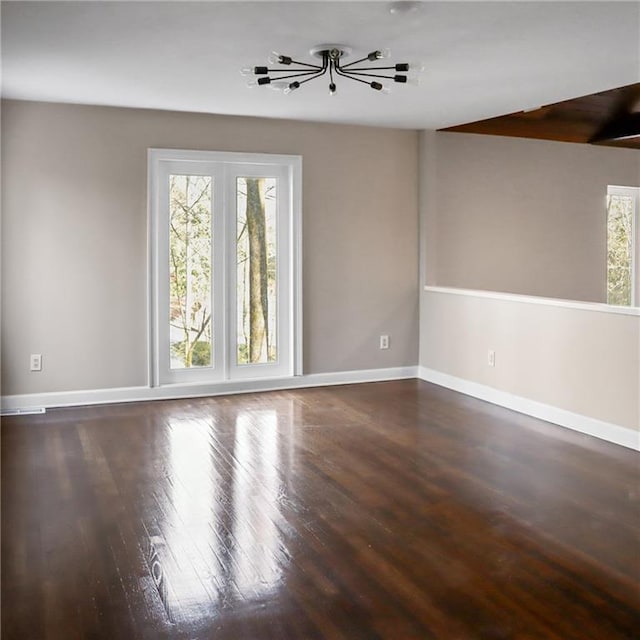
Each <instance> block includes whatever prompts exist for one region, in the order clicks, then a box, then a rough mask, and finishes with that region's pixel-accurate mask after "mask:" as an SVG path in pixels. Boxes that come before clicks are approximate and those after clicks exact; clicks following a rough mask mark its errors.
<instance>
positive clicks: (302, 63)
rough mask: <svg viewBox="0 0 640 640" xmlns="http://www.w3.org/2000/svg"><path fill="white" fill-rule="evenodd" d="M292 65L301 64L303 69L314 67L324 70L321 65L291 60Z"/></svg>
mask: <svg viewBox="0 0 640 640" xmlns="http://www.w3.org/2000/svg"><path fill="white" fill-rule="evenodd" d="M291 64H299V65H301V66H303V67H312V68H314V69H322V67H321V66H320V65H319V64H311V63H309V62H300V61H299V60H293V59H292V60H291Z"/></svg>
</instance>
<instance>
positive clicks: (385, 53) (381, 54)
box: [376, 49, 391, 60]
mask: <svg viewBox="0 0 640 640" xmlns="http://www.w3.org/2000/svg"><path fill="white" fill-rule="evenodd" d="M389 57H391V49H379V50H378V51H376V60H383V59H385V58H389Z"/></svg>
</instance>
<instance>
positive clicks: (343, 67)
mask: <svg viewBox="0 0 640 640" xmlns="http://www.w3.org/2000/svg"><path fill="white" fill-rule="evenodd" d="M366 60H369V56H365V57H364V58H360V60H354V61H353V62H350V63H349V64H343V65H342V66H341V67H340V68H341V69H346V68H347V67H352V66H353V65H354V64H358V63H360V62H365V61H366Z"/></svg>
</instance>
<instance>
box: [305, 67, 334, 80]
mask: <svg viewBox="0 0 640 640" xmlns="http://www.w3.org/2000/svg"><path fill="white" fill-rule="evenodd" d="M327 69H328V67H325V68H324V69H322V71H318V72H317V73H316V74H315V75H313V76H310V77H309V78H305V79H304V80H300V84H304V83H305V82H309V80H315V79H316V78H320V77H321V76H323V75H324V74H325V73H327Z"/></svg>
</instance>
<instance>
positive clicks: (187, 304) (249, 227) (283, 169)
mask: <svg viewBox="0 0 640 640" xmlns="http://www.w3.org/2000/svg"><path fill="white" fill-rule="evenodd" d="M300 177H301V160H300V158H299V157H296V156H273V155H266V154H235V153H217V152H198V151H174V150H166V149H151V150H150V151H149V194H150V249H151V251H150V255H151V315H152V325H153V326H152V340H151V353H152V381H153V384H156V385H161V384H169V383H180V382H196V381H200V382H204V381H222V380H232V379H239V378H260V377H266V376H291V375H294V374H298V373H300V361H301V353H300V335H299V330H298V327H299V325H300V316H301V312H300V281H301V279H300V268H299V265H300Z"/></svg>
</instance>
